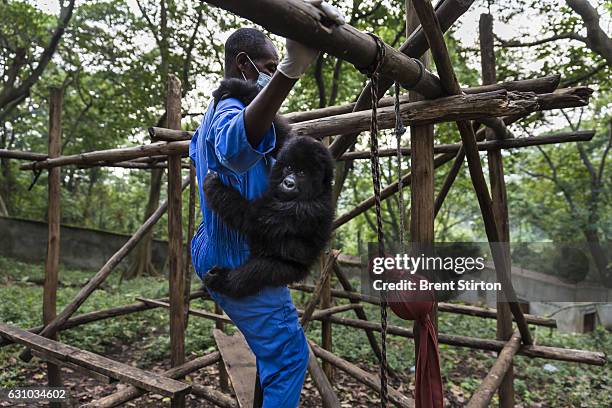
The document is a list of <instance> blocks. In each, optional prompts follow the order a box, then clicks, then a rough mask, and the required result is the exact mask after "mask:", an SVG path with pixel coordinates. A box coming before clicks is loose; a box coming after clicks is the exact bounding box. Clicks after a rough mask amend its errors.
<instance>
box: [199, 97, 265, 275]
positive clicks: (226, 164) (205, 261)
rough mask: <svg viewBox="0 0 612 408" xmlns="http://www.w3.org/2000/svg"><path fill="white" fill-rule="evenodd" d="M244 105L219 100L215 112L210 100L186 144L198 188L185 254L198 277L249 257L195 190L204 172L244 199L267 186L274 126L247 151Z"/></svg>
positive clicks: (243, 245)
mask: <svg viewBox="0 0 612 408" xmlns="http://www.w3.org/2000/svg"><path fill="white" fill-rule="evenodd" d="M244 108H245V105H244V104H243V103H242V102H241V101H240V100H238V99H235V98H231V97H230V98H226V99H221V100H220V101H219V102H218V104H217V106H216V108H215V106H214V100H212V101H211V102H210V103H209V105H208V109H207V111H206V115H205V116H204V118H203V119H202V123H201V124H200V126H199V127H198V129H197V130H196V132H195V133H194V135H193V137H192V139H191V143H190V146H189V157H190V158H191V160H192V161H193V163H194V165H195V167H196V175H197V180H198V185H199V186H200V189H199V191H200V207H201V210H202V222H201V223H200V226H199V227H198V230H197V232H196V235H195V236H194V238H193V240H192V247H191V254H192V258H193V264H194V266H195V270H196V273H197V274H198V276H199V277H200V278H203V277H204V275H205V274H206V273H207V272H208V270H209V269H210V268H212V267H213V266H221V267H227V268H236V267H238V266H239V265H241V264H242V263H244V262H245V261H246V260H247V258H248V256H249V248H248V245H247V243H246V241H245V239H244V237H243V236H242V235H240V234H238V233H237V232H236V231H234V230H230V229H229V228H227V227H226V226H225V225H224V224H223V223H222V222H221V220H220V219H219V217H218V216H217V215H216V214H214V213H213V212H212V211H211V210H210V208H208V206H207V204H206V197H205V196H204V193H203V191H202V188H201V186H202V185H203V183H204V178H205V177H206V174H207V173H208V171H214V172H216V173H218V174H219V175H220V177H221V179H222V180H223V182H225V183H226V184H228V185H231V186H233V187H234V188H236V189H237V190H238V191H240V193H241V194H242V195H243V196H244V197H245V198H247V199H249V200H252V199H255V198H258V197H260V196H261V195H262V194H263V192H264V191H265V190H266V188H267V185H268V174H269V172H270V169H271V167H272V165H273V164H274V159H273V158H272V156H271V152H272V150H273V149H274V147H275V143H276V134H275V130H274V125H272V126H271V127H270V129H269V130H268V132H267V133H266V134H265V135H264V137H263V139H262V141H261V143H260V144H259V146H257V147H256V148H253V147H252V146H251V144H250V143H249V141H248V140H247V138H246V130H245V128H244Z"/></svg>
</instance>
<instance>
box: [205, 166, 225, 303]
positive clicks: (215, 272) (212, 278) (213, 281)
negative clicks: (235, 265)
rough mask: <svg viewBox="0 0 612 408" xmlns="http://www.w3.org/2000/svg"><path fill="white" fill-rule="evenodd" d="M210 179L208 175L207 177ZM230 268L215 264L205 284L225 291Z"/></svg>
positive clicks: (217, 290) (222, 291) (206, 277)
mask: <svg viewBox="0 0 612 408" xmlns="http://www.w3.org/2000/svg"><path fill="white" fill-rule="evenodd" d="M207 179H208V177H207ZM228 272H229V269H228V268H221V267H219V266H215V267H214V268H212V269H211V270H209V271H208V273H207V274H206V276H204V285H205V286H206V287H207V288H209V289H211V290H214V291H215V292H220V293H225V291H224V288H226V287H227V276H228Z"/></svg>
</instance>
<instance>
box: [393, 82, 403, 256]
mask: <svg viewBox="0 0 612 408" xmlns="http://www.w3.org/2000/svg"><path fill="white" fill-rule="evenodd" d="M394 85H395V88H394V90H395V101H394V106H395V141H396V148H397V194H398V196H397V197H398V206H399V213H400V219H399V221H400V225H399V229H400V230H399V243H400V251H403V250H404V229H405V228H406V227H405V212H404V193H403V191H402V188H403V184H404V183H403V182H402V135H403V134H404V133H406V128H405V127H404V123H403V122H402V117H401V114H400V97H399V93H400V84H399V83H398V82H395V84H394Z"/></svg>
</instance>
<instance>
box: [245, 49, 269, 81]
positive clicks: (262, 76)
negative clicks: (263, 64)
mask: <svg viewBox="0 0 612 408" xmlns="http://www.w3.org/2000/svg"><path fill="white" fill-rule="evenodd" d="M246 57H247V58H248V59H249V61H250V63H251V64H252V65H253V67H254V68H255V71H257V73H258V74H259V75H258V76H257V81H256V82H257V86H258V87H259V89H262V88H263V87H264V86H266V85H268V82H270V80H271V79H272V77H271V76H270V75H268V74H266V73H265V72H261V71H260V70H259V69H257V65H255V63H254V62H253V60H252V59H251V57H249V54H246ZM240 73H241V74H242V77H243V78H244V80H245V81H246V80H247V79H246V76H244V72H240Z"/></svg>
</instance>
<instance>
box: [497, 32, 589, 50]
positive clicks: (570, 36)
mask: <svg viewBox="0 0 612 408" xmlns="http://www.w3.org/2000/svg"><path fill="white" fill-rule="evenodd" d="M495 39H496V40H497V41H498V42H499V44H500V45H501V46H502V47H504V48H517V47H534V46H536V45H542V44H546V43H549V42H554V41H559V40H576V41H581V42H583V43H585V44H586V42H587V39H586V38H585V37H582V36H580V35H578V34H576V33H561V34H555V35H553V36H550V37H547V38H542V39H541V40H535V41H530V42H520V41H517V40H509V41H506V40H502V39H501V38H499V37H498V36H495Z"/></svg>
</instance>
